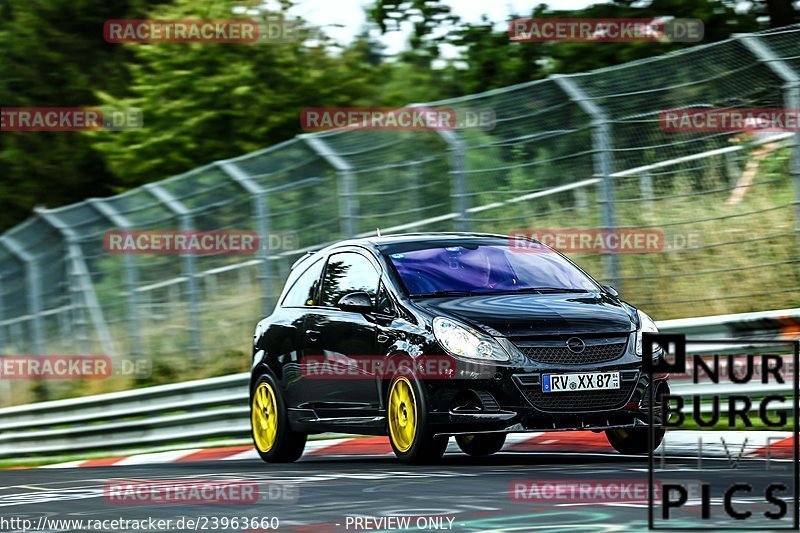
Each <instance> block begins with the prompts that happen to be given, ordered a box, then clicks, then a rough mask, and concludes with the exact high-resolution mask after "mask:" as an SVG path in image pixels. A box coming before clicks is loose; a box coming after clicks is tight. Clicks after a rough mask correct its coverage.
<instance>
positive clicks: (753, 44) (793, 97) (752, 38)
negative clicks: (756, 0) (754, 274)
mask: <svg viewBox="0 0 800 533" xmlns="http://www.w3.org/2000/svg"><path fill="white" fill-rule="evenodd" d="M734 37H735V38H736V39H739V42H741V43H742V45H744V47H745V48H747V49H748V50H749V51H750V52H751V53H752V54H753V55H754V56H756V58H758V60H759V61H761V62H762V63H764V65H765V66H766V67H767V68H769V69H770V70H771V71H772V72H774V73H775V75H776V76H778V77H779V78H780V79H781V80H783V82H784V83H783V91H784V101H785V103H786V107H787V108H789V109H792V110H793V111H794V112H797V110H798V109H800V74H798V73H797V72H795V71H794V69H793V68H792V67H791V66H790V65H788V64H787V63H786V61H785V60H784V59H782V58H781V57H779V56H778V55H777V54H775V52H774V51H773V50H772V49H771V48H770V47H769V45H768V44H767V43H765V42H764V41H763V40H762V39H761V38H760V37H759V36H758V35H753V34H748V33H742V34H737V35H735V36H734ZM790 161H791V164H790V165H789V168H790V170H789V172H790V173H791V174H792V177H793V178H794V179H793V181H794V230H795V232H796V240H797V247H798V249H799V250H800V131H795V132H794V136H793V139H792V155H791V160H790Z"/></svg>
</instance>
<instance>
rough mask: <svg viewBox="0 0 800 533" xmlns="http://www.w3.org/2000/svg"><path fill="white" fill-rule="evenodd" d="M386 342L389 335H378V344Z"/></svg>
mask: <svg viewBox="0 0 800 533" xmlns="http://www.w3.org/2000/svg"><path fill="white" fill-rule="evenodd" d="M388 340H389V335H386V334H385V333H378V342H380V343H384V342H386V341H388Z"/></svg>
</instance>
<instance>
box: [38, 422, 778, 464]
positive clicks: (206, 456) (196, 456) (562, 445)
mask: <svg viewBox="0 0 800 533" xmlns="http://www.w3.org/2000/svg"><path fill="white" fill-rule="evenodd" d="M503 451H505V452H538V453H560V454H569V453H575V454H587V453H592V454H616V452H615V451H614V450H613V448H612V447H611V445H610V444H609V443H608V440H607V439H606V437H605V434H604V433H593V432H591V431H559V432H542V433H515V434H510V435H509V436H508V438H507V439H506V444H505V446H504V447H503ZM447 452H448V453H457V452H459V450H458V446H457V445H456V443H455V441H454V439H451V440H450V444H449V445H448V448H447ZM662 452H663V455H665V456H688V457H696V456H698V454H700V455H702V456H703V457H729V458H734V459H735V458H737V457H740V456H742V457H770V458H775V459H784V458H791V457H792V434H791V432H785V431H673V432H668V433H667V436H666V438H665V440H664V443H663V444H662V446H661V448H659V450H657V452H656V453H657V454H658V455H661V454H662ZM391 455H393V453H392V448H391V446H390V445H389V439H388V438H387V437H356V438H342V439H328V440H315V441H309V442H308V444H306V449H305V454H304V456H303V458H304V459H309V458H319V457H341V456H362V457H383V456H391ZM253 459H258V454H257V453H256V451H255V450H254V449H253V447H252V446H228V447H225V448H196V449H189V450H175V451H168V452H157V453H146V454H139V455H131V456H125V457H110V458H107V459H92V460H88V461H87V460H84V461H71V462H68V463H59V464H52V465H47V466H42V467H40V468H87V467H103V466H133V465H150V464H163V463H190V462H198V461H243V460H253Z"/></svg>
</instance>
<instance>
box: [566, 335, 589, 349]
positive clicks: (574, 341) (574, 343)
mask: <svg viewBox="0 0 800 533" xmlns="http://www.w3.org/2000/svg"><path fill="white" fill-rule="evenodd" d="M567 348H568V349H569V351H570V352H572V353H583V351H584V350H585V349H586V343H585V342H583V339H579V338H578V337H570V338H569V339H567Z"/></svg>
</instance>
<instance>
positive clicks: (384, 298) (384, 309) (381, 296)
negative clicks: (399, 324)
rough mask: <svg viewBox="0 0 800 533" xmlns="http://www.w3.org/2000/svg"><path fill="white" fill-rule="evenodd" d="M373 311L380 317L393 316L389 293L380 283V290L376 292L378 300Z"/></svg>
mask: <svg viewBox="0 0 800 533" xmlns="http://www.w3.org/2000/svg"><path fill="white" fill-rule="evenodd" d="M375 309H376V311H377V312H378V313H380V314H382V315H387V316H394V305H393V304H392V299H391V297H390V296H389V291H387V290H386V285H384V284H383V283H381V286H380V289H379V290H378V300H377V303H376V304H375Z"/></svg>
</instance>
